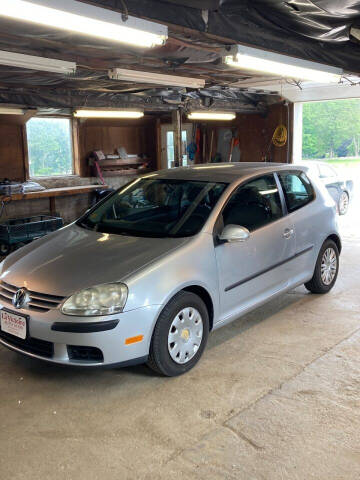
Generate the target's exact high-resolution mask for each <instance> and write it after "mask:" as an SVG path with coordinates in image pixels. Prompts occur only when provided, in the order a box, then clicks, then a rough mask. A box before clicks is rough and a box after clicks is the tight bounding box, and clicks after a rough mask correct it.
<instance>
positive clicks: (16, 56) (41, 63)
mask: <svg viewBox="0 0 360 480" xmlns="http://www.w3.org/2000/svg"><path fill="white" fill-rule="evenodd" d="M0 65H7V66H8V67H18V68H27V69H29V70H41V71H43V72H54V73H62V74H69V73H74V72H75V71H76V63H73V62H64V61H63V60H54V59H53V58H45V57H34V56H33V55H23V54H22V53H14V52H4V51H0Z"/></svg>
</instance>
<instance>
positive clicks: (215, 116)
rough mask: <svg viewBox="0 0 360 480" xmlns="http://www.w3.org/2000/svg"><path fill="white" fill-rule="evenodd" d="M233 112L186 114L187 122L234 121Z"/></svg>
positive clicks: (234, 115)
mask: <svg viewBox="0 0 360 480" xmlns="http://www.w3.org/2000/svg"><path fill="white" fill-rule="evenodd" d="M235 118H236V113H234V112H191V113H189V114H188V119H189V120H234V119H235Z"/></svg>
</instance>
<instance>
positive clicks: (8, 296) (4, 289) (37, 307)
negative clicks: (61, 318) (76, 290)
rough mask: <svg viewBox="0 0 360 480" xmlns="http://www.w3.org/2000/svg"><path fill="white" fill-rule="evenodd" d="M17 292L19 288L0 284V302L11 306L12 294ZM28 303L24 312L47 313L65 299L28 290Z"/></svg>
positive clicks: (4, 283)
mask: <svg viewBox="0 0 360 480" xmlns="http://www.w3.org/2000/svg"><path fill="white" fill-rule="evenodd" d="M17 290H19V287H15V286H14V285H10V284H9V283H6V282H0V302H5V303H8V304H9V305H11V304H12V299H13V296H14V294H15V293H16V292H17ZM28 293H29V296H30V302H29V303H28V305H27V306H26V310H33V311H35V312H48V311H49V310H52V309H54V308H57V307H58V306H59V305H60V303H61V302H62V301H63V300H64V298H65V297H59V296H56V295H48V294H47V293H38V292H32V291H30V290H29V292H28Z"/></svg>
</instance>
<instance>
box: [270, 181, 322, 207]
mask: <svg viewBox="0 0 360 480" xmlns="http://www.w3.org/2000/svg"><path fill="white" fill-rule="evenodd" d="M278 176H279V179H280V182H281V186H282V188H283V191H284V195H285V200H286V206H287V209H288V212H289V213H291V212H294V211H295V210H298V209H299V208H301V207H304V206H305V205H307V204H308V203H310V202H311V201H312V200H314V198H315V193H314V189H313V187H312V185H311V183H310V180H309V179H308V177H307V176H306V175H305V173H304V172H278Z"/></svg>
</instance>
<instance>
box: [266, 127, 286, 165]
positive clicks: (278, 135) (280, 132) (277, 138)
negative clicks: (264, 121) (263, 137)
mask: <svg viewBox="0 0 360 480" xmlns="http://www.w3.org/2000/svg"><path fill="white" fill-rule="evenodd" d="M287 137H288V133H287V128H286V127H285V125H282V124H280V125H278V126H277V127H276V128H275V130H274V133H273V135H272V137H271V140H270V142H269V145H268V147H267V149H266V152H265V155H264V156H263V161H264V162H268V161H270V162H271V157H270V152H271V146H272V145H274V146H275V147H279V148H281V147H284V146H285V145H286V143H287Z"/></svg>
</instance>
